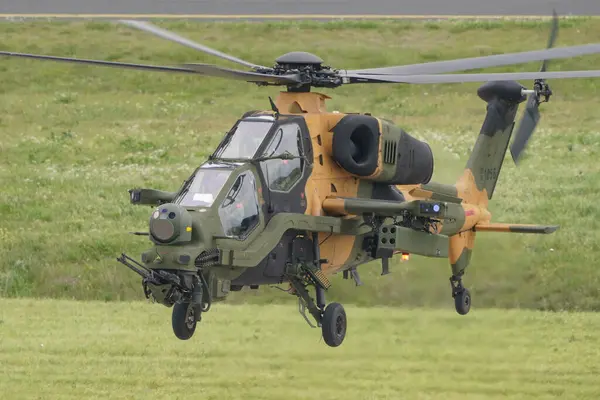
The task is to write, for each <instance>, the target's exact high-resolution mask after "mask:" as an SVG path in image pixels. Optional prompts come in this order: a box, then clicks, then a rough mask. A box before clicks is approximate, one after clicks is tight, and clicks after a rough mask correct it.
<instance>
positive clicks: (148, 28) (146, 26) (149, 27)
mask: <svg viewBox="0 0 600 400" xmlns="http://www.w3.org/2000/svg"><path fill="white" fill-rule="evenodd" d="M119 22H120V23H122V24H125V25H129V26H131V27H133V28H137V29H140V30H142V31H145V32H148V33H152V34H154V35H156V36H160V37H161V38H163V39H167V40H171V41H173V42H176V43H179V44H182V45H184V46H188V47H191V48H192V49H195V50H198V51H202V52H204V53H207V54H210V55H213V56H216V57H220V58H223V59H225V60H228V61H232V62H235V63H238V64H241V65H244V66H246V67H249V68H267V67H263V66H262V65H256V64H252V63H250V62H248V61H244V60H242V59H239V58H237V57H234V56H230V55H229V54H225V53H222V52H220V51H218V50H215V49H211V48H210V47H207V46H204V45H201V44H200V43H196V42H194V41H191V40H189V39H186V38H184V37H182V36H179V35H177V34H175V33H173V32H169V31H167V30H164V29H162V28H159V27H158V26H156V25H153V24H151V23H149V22H145V21H135V20H125V19H124V20H119Z"/></svg>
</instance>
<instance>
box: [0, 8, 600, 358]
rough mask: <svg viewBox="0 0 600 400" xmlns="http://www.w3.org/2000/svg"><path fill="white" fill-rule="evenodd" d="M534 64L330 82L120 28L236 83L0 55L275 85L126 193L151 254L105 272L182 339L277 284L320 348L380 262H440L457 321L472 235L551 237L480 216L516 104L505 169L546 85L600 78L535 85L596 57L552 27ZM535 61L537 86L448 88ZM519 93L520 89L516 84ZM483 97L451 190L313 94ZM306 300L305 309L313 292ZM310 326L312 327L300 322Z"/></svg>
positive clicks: (315, 71)
mask: <svg viewBox="0 0 600 400" xmlns="http://www.w3.org/2000/svg"><path fill="white" fill-rule="evenodd" d="M553 21H554V22H553V26H552V30H551V33H550V38H549V41H548V45H547V48H546V49H544V50H536V51H526V52H520V53H509V54H498V55H491V56H483V57H475V58H463V59H456V60H449V61H436V62H428V63H422V64H413V65H403V66H390V67H378V68H369V69H360V70H339V69H333V68H332V67H329V66H326V65H324V61H323V60H322V59H321V58H320V57H318V56H316V55H314V54H311V53H306V52H290V53H287V54H284V55H282V56H280V57H279V58H277V59H276V60H275V64H274V66H273V67H266V66H262V65H257V64H253V63H251V62H248V61H245V60H241V59H239V58H236V57H234V56H231V55H228V54H225V53H222V52H220V51H217V50H214V49H211V48H209V47H206V46H204V45H201V44H199V43H197V42H194V41H191V40H189V39H187V38H184V37H182V36H179V35H177V34H175V33H173V32H170V31H167V30H164V29H162V28H160V27H158V26H156V25H154V24H151V23H149V22H147V21H141V20H120V21H118V23H121V24H126V25H128V26H129V27H132V28H136V29H139V30H142V31H145V32H147V33H151V34H153V35H156V36H158V37H161V38H163V39H167V40H170V41H173V42H175V43H178V44H180V45H184V46H188V47H190V48H193V49H196V50H198V51H201V52H204V53H208V54H211V55H213V56H216V57H219V58H222V59H225V60H228V61H230V62H234V63H237V64H240V65H243V66H244V67H246V68H248V69H250V70H242V69H232V68H224V67H220V66H216V65H210V64H197V63H187V64H180V65H177V66H158V65H147V64H133V63H122V62H109V61H101V60H87V59H78V58H68V57H57V56H49V55H35V54H25V53H15V52H7V51H2V52H0V55H3V56H10V57H24V58H31V59H39V60H50V61H59V62H68V63H79V64H87V65H98V66H110V67H117V68H132V69H138V70H146V71H158V72H172V73H187V74H197V75H201V76H203V77H218V78H226V79H234V80H242V81H245V82H249V83H253V84H256V85H258V86H284V87H285V89H286V90H282V91H280V92H279V93H278V96H277V97H276V99H275V100H273V99H272V98H271V97H269V102H270V108H268V109H264V110H251V111H248V112H246V113H245V114H244V115H242V116H241V117H240V118H239V119H238V120H237V121H236V122H235V123H234V124H233V126H232V127H231V129H230V130H229V131H228V132H227V133H226V134H225V135H224V137H223V138H222V140H221V141H220V143H219V144H218V146H217V147H216V149H215V150H214V152H213V153H212V154H211V155H210V156H209V157H208V159H207V160H206V161H205V162H203V163H202V164H201V165H199V166H197V168H195V170H194V171H193V172H192V173H191V175H189V177H188V178H187V179H186V180H185V181H184V182H183V184H182V185H181V186H180V187H179V188H178V189H177V190H176V191H173V192H169V191H163V190H158V189H148V188H139V187H138V188H133V189H130V190H129V191H128V193H129V202H130V203H131V204H133V205H144V206H150V207H152V211H151V215H150V217H149V220H148V232H133V233H134V234H137V235H144V236H147V237H148V239H149V241H150V245H149V246H150V248H149V249H148V250H146V251H144V252H142V254H141V257H140V259H139V260H138V259H136V258H133V257H130V256H129V255H127V254H126V253H122V254H121V255H120V256H119V257H118V258H117V260H118V261H119V262H120V263H122V264H123V265H125V266H126V267H128V268H130V269H131V270H132V271H134V272H135V273H137V274H139V275H140V277H141V286H142V290H143V293H144V295H145V297H146V298H148V299H151V300H153V301H154V302H157V303H159V304H162V305H164V306H166V307H172V308H173V310H172V317H171V323H172V329H173V332H174V334H175V336H176V337H177V338H179V339H181V340H188V339H190V338H191V337H192V336H193V334H194V332H195V330H196V327H197V324H198V323H199V322H200V321H201V320H202V315H203V314H204V313H206V312H208V311H209V310H210V308H211V305H212V303H213V302H217V301H222V300H224V299H225V298H226V297H227V296H228V295H229V294H230V292H232V291H239V290H242V289H243V288H244V287H249V288H250V289H257V288H258V287H259V286H264V285H281V284H287V285H288V289H286V290H285V289H282V290H285V291H286V292H288V293H289V294H291V295H293V296H296V297H297V298H298V305H299V306H298V307H299V312H300V314H301V315H302V316H303V318H304V319H305V320H306V322H307V323H308V324H309V325H310V326H311V327H313V328H321V335H322V337H323V339H324V342H325V343H326V344H327V345H328V346H331V347H337V346H340V345H341V344H342V343H343V341H344V338H345V337H346V332H347V316H346V312H345V309H344V307H343V306H342V305H341V304H339V303H336V302H331V303H329V304H327V302H326V292H327V290H328V289H329V288H330V287H331V282H330V280H329V279H330V277H331V276H332V275H334V274H337V273H340V272H341V273H342V274H343V277H344V278H345V279H348V278H350V277H352V278H353V279H354V281H355V282H356V284H357V285H360V284H361V283H362V282H361V280H360V276H359V274H358V270H357V267H358V266H360V265H362V264H365V263H369V262H372V261H374V260H380V262H381V265H382V272H381V274H382V275H387V274H388V273H390V270H389V262H390V259H392V258H393V257H397V256H399V257H401V258H402V259H407V258H408V257H409V256H410V255H411V254H414V255H420V256H425V257H436V258H447V259H448V260H449V263H450V266H451V276H450V278H449V280H450V294H451V296H452V298H453V299H454V303H455V309H456V311H457V312H458V314H460V315H466V314H467V313H468V312H469V310H470V308H471V294H470V292H469V290H468V289H467V288H466V287H464V285H463V283H462V278H463V276H464V274H465V271H466V269H467V267H468V265H469V263H470V259H471V254H472V251H473V249H474V245H475V238H476V235H477V233H478V232H509V233H521V234H550V233H553V232H555V231H556V230H557V229H558V228H559V227H558V226H555V225H531V224H507V223H496V222H491V218H492V215H491V213H490V211H489V210H488V202H489V201H490V200H491V199H492V195H493V193H494V190H495V187H496V184H497V182H498V179H499V176H500V172H501V168H502V165H503V162H504V158H505V155H506V151H507V149H508V148H509V142H510V139H511V137H512V134H513V130H514V127H515V119H516V114H517V111H518V108H519V106H520V104H521V103H523V102H525V101H526V109H525V112H524V114H523V117H522V120H521V123H520V125H519V127H518V129H517V130H516V134H515V137H514V140H513V141H512V143H511V145H510V152H511V155H512V158H513V160H514V162H515V163H518V161H519V158H520V156H521V154H522V153H523V151H524V149H525V148H526V145H527V142H528V140H529V138H530V137H531V135H532V133H533V131H534V130H535V127H536V125H537V123H538V121H539V119H540V113H539V110H538V108H539V106H540V104H541V103H543V102H547V101H548V100H549V99H550V96H551V95H552V90H551V89H550V86H549V85H548V83H547V82H546V79H563V78H593V77H600V70H590V71H559V72H548V71H547V70H546V69H547V62H548V60H552V59H559V58H569V57H575V56H582V55H589V54H596V53H600V44H586V45H580V46H571V47H562V48H561V47H558V48H557V47H554V46H553V45H554V41H555V38H556V34H557V31H558V19H557V17H556V14H554V19H553ZM532 61H542V62H543V63H542V67H541V68H540V70H539V71H535V72H518V73H460V74H449V73H450V72H459V71H466V70H472V69H478V68H487V67H496V66H504V65H512V64H520V63H527V62H532ZM524 79H527V80H530V79H531V80H533V81H534V83H533V88H532V89H527V88H526V87H525V86H523V85H521V84H519V83H518V82H516V81H517V80H524ZM463 82H484V83H483V84H482V86H480V87H479V89H478V91H477V94H478V96H479V97H480V98H481V99H482V100H483V101H484V102H485V103H486V113H485V117H484V121H483V124H482V127H481V130H480V132H479V135H478V136H477V139H476V141H475V144H474V147H473V149H472V152H471V154H470V156H469V158H468V161H467V164H466V166H465V168H464V170H463V171H462V173H461V174H460V175H459V176H458V178H457V180H456V182H455V183H454V184H446V183H438V182H432V181H431V178H432V175H433V169H434V165H433V164H434V163H433V161H434V157H433V153H432V150H431V148H430V146H429V144H428V143H426V142H424V141H421V140H419V139H417V138H415V137H413V136H411V135H410V134H409V133H407V132H406V131H405V130H404V129H402V128H401V127H399V126H396V125H394V123H393V122H391V121H389V120H386V119H383V118H377V117H375V116H373V115H371V114H369V113H343V112H330V111H328V110H327V107H326V102H327V100H328V99H330V97H329V96H327V95H325V94H323V93H320V92H315V91H312V90H311V89H312V88H326V89H334V88H338V87H340V86H343V85H348V84H385V83H392V84H440V83H463ZM313 290H314V294H311V292H312V291H313ZM311 317H312V319H311Z"/></svg>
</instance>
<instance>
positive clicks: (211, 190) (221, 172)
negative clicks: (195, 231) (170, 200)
mask: <svg viewBox="0 0 600 400" xmlns="http://www.w3.org/2000/svg"><path fill="white" fill-rule="evenodd" d="M231 171H232V170H231V169H216V168H200V169H198V170H197V171H196V174H195V175H194V177H193V180H192V182H191V183H190V184H189V186H188V187H187V188H186V187H184V188H183V193H185V194H184V196H183V198H182V199H181V201H179V204H180V205H182V206H184V207H210V206H211V205H212V204H213V202H214V201H215V198H216V197H217V195H218V194H219V192H220V191H221V188H222V187H223V186H224V185H225V182H227V178H229V175H231ZM178 197H181V196H178ZM175 201H177V200H175Z"/></svg>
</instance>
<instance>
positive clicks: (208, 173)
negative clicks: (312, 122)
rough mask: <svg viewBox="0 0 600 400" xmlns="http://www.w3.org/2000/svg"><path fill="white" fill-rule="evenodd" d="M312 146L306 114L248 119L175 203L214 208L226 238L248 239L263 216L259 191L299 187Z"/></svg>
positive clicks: (182, 189)
mask: <svg viewBox="0 0 600 400" xmlns="http://www.w3.org/2000/svg"><path fill="white" fill-rule="evenodd" d="M307 148H308V149H309V151H310V136H309V134H308V130H307V128H306V125H305V124H304V120H303V119H301V118H300V119H298V118H286V117H280V118H278V119H275V118H274V117H272V116H270V115H265V116H252V117H246V118H243V119H241V120H240V121H238V122H237V123H236V125H234V127H233V128H232V129H231V130H230V131H229V132H228V133H227V135H226V136H225V138H223V140H222V141H221V143H220V144H219V146H218V147H217V149H216V150H215V152H214V153H213V154H212V156H211V157H210V159H209V160H208V161H207V162H206V163H204V164H203V165H201V166H200V167H199V168H198V169H197V170H196V171H195V172H194V174H193V175H192V176H191V177H190V178H189V180H188V181H187V183H186V184H185V185H184V186H183V187H182V188H181V190H180V193H179V194H178V195H177V197H176V198H175V200H174V202H175V203H178V204H180V205H181V206H183V207H185V208H187V209H196V208H212V209H213V210H214V211H216V212H217V213H218V216H219V218H220V220H221V225H222V228H223V233H224V234H225V235H226V236H228V237H232V238H243V237H244V236H246V235H248V234H249V232H250V231H252V229H253V228H254V227H255V226H256V225H257V224H258V222H259V219H260V218H259V217H260V210H261V207H260V204H259V196H258V191H259V190H261V189H263V188H264V190H267V191H269V193H273V192H280V193H287V192H289V191H290V190H291V189H292V188H294V187H295V186H296V185H297V184H298V183H299V181H300V179H301V177H302V176H303V174H304V171H305V168H306V165H305V163H306V160H305V158H304V156H305V155H306V154H305V149H307ZM310 154H312V152H311V153H310ZM261 182H262V184H261ZM212 215H215V214H212Z"/></svg>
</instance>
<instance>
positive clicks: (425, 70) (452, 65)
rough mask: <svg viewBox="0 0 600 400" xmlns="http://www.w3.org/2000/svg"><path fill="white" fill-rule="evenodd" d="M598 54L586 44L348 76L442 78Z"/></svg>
mask: <svg viewBox="0 0 600 400" xmlns="http://www.w3.org/2000/svg"><path fill="white" fill-rule="evenodd" d="M596 53H600V43H594V44H584V45H581V46H570V47H555V48H553V49H545V50H534V51H525V52H521V53H507V54H497V55H493V56H483V57H473V58H461V59H457V60H448V61H434V62H429V63H423V64H412V65H399V66H395V67H383V68H370V69H358V70H348V71H347V72H348V73H350V74H361V75H363V74H366V75H373V74H382V75H403V74H404V75H411V74H442V73H447V72H456V71H466V70H470V69H477V68H488V67H498V66H502V65H513V64H523V63H528V62H532V61H543V60H554V59H559V58H570V57H577V56H583V55H588V54H596Z"/></svg>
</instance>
